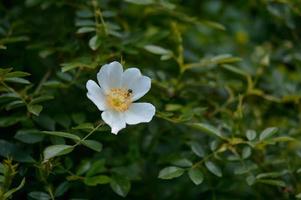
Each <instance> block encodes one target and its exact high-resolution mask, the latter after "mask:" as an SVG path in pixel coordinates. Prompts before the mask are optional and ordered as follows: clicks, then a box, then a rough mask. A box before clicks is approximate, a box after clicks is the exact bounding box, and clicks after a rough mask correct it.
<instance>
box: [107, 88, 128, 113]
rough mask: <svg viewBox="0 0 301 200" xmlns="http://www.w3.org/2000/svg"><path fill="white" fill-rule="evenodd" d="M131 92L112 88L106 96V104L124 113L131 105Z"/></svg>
mask: <svg viewBox="0 0 301 200" xmlns="http://www.w3.org/2000/svg"><path fill="white" fill-rule="evenodd" d="M131 96H132V94H131V92H129V91H128V90H126V89H122V88H113V89H111V90H110V92H109V93H108V94H107V95H106V97H107V98H106V100H107V104H108V105H109V106H110V107H111V108H112V109H114V110H116V111H119V112H124V111H126V110H127V109H128V108H129V107H130V105H131V104H132V99H131Z"/></svg>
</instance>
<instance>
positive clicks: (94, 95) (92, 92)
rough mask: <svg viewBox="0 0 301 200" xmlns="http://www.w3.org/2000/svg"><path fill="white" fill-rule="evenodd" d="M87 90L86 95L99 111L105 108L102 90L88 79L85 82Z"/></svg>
mask: <svg viewBox="0 0 301 200" xmlns="http://www.w3.org/2000/svg"><path fill="white" fill-rule="evenodd" d="M86 88H87V90H88V92H87V97H88V98H89V99H90V100H91V101H92V102H93V103H94V104H95V105H96V106H97V108H98V109H99V110H100V111H103V110H105V109H106V107H107V106H106V99H105V95H104V92H103V90H102V89H101V88H100V87H99V86H98V85H97V83H95V81H92V80H88V82H87V84H86Z"/></svg>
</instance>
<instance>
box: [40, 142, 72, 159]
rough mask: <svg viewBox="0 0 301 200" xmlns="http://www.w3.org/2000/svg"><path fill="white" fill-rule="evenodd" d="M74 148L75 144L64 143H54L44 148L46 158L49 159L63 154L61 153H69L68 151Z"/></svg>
mask: <svg viewBox="0 0 301 200" xmlns="http://www.w3.org/2000/svg"><path fill="white" fill-rule="evenodd" d="M73 149H74V147H73V146H71V145H64V144H59V145H52V146H49V147H46V149H45V150H44V160H48V159H50V158H53V157H55V156H61V155H65V154H68V153H70V152H72V151H73Z"/></svg>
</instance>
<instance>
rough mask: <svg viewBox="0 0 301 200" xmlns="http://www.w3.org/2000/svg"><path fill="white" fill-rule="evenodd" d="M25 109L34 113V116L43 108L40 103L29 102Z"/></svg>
mask: <svg viewBox="0 0 301 200" xmlns="http://www.w3.org/2000/svg"><path fill="white" fill-rule="evenodd" d="M27 110H28V111H29V112H30V113H32V114H34V115H36V116H39V114H40V112H41V111H42V110H43V106H41V105H32V104H29V105H28V106H27Z"/></svg>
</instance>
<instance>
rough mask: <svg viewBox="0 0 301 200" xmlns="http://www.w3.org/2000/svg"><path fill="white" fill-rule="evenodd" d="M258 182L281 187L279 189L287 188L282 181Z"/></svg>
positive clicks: (263, 180) (261, 180) (260, 180)
mask: <svg viewBox="0 0 301 200" xmlns="http://www.w3.org/2000/svg"><path fill="white" fill-rule="evenodd" d="M256 182H258V183H264V184H268V185H274V186H279V187H285V186H286V184H285V182H283V181H281V180H271V179H258V180H257V181H256Z"/></svg>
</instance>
